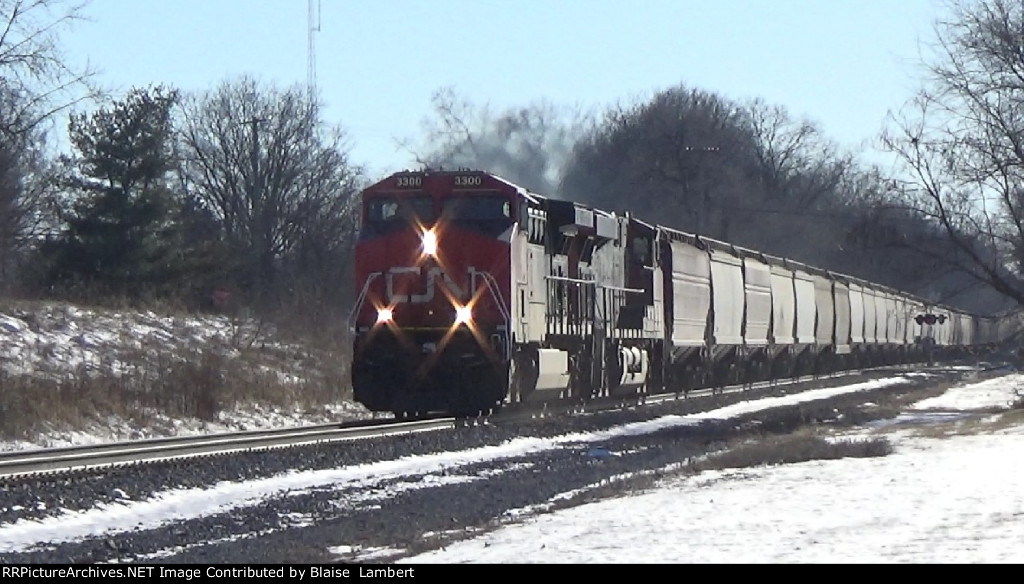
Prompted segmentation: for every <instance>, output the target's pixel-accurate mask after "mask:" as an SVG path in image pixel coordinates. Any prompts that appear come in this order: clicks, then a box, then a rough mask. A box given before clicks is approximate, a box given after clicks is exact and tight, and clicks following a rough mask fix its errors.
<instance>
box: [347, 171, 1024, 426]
mask: <svg viewBox="0 0 1024 584" xmlns="http://www.w3.org/2000/svg"><path fill="white" fill-rule="evenodd" d="M362 198H363V200H362V205H363V206H362V224H361V229H360V235H359V241H358V243H357V245H356V286H357V288H356V294H357V299H356V303H355V306H354V308H353V312H352V315H351V319H350V320H351V322H350V325H351V327H352V329H353V331H354V333H355V341H354V353H353V363H352V386H353V389H354V392H355V398H356V400H357V401H359V402H360V403H362V404H363V405H364V406H366V407H367V408H369V409H370V410H373V411H390V412H394V413H395V414H396V415H399V416H407V415H419V414H426V413H432V412H445V413H451V414H455V415H475V414H477V413H479V412H486V411H491V410H494V409H496V408H498V407H500V406H501V405H502V404H505V403H517V402H533V401H538V402H545V401H546V402H550V401H559V400H584V401H585V400H588V399H593V398H597V397H602V396H622V397H631V396H642V395H644V394H657V393H665V392H680V391H685V390H687V389H690V388H694V387H701V386H707V385H715V384H726V383H737V382H745V381H754V380H758V379H768V378H776V377H786V376H792V375H798V374H803V373H812V372H817V373H820V372H826V371H832V370H838V369H843V368H849V367H863V366H870V365H877V364H885V363H897V362H910V361H915V360H922V359H926V358H931V357H933V356H934V357H938V356H941V354H943V353H949V352H952V351H956V350H963V349H964V348H966V347H971V346H981V345H987V344H992V343H996V342H999V341H1001V340H1003V339H1005V338H1007V337H1008V336H1009V335H1011V334H1014V333H1016V331H1017V329H1018V328H1019V322H1018V321H1017V320H1015V319H1009V318H993V317H979V316H973V315H970V314H966V313H964V312H962V311H958V310H955V309H953V308H950V307H948V306H937V305H933V304H929V303H928V302H926V301H925V300H923V299H920V298H916V297H914V296H911V295H909V294H906V293H903V292H900V291H898V290H894V289H891V288H887V287H885V286H881V285H878V284H873V283H871V282H866V281H863V280H859V279H857V278H853V277H850V276H846V275H843V274H837V273H834V272H830V271H827V270H822V269H819V268H815V267H811V266H808V265H805V264H801V263H799V262H795V261H792V260H788V259H784V258H777V257H772V256H769V255H766V254H763V253H760V252H757V251H754V250H749V249H743V248H740V247H737V246H734V245H731V244H728V243H725V242H722V241H716V240H713V239H709V238H705V237H702V236H699V235H693V234H689V233H684V232H681V231H677V230H675V229H671V228H669V227H664V226H661V225H651V224H649V223H645V222H643V221H640V220H638V219H636V218H634V217H631V216H630V215H629V214H628V213H627V214H625V215H618V214H615V213H608V212H605V211H601V210H598V209H593V208H590V207H588V206H586V205H582V204H579V203H574V202H572V201H564V200H558V199H552V198H546V197H543V196H540V195H537V194H535V193H532V192H529V191H527V190H526V189H523V188H521V187H519V186H516V185H514V184H512V183H510V182H507V181H505V180H503V179H501V178H499V177H497V176H494V175H492V174H488V173H485V172H479V171H469V170H459V171H422V172H409V171H407V172H400V173H396V174H394V175H391V176H389V177H387V178H385V179H384V180H381V181H380V182H378V183H376V184H374V185H372V186H370V187H369V188H367V189H366V190H365V191H364V192H363V195H362Z"/></svg>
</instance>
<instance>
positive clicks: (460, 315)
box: [455, 306, 473, 324]
mask: <svg viewBox="0 0 1024 584" xmlns="http://www.w3.org/2000/svg"><path fill="white" fill-rule="evenodd" d="M471 320H473V308H472V307H470V306H457V307H456V308H455V324H468V323H469V321H471Z"/></svg>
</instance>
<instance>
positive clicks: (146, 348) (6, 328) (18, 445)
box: [0, 301, 372, 452]
mask: <svg viewBox="0 0 1024 584" xmlns="http://www.w3.org/2000/svg"><path fill="white" fill-rule="evenodd" d="M257 340H258V341H259V342H258V343H255V341H257ZM253 344H258V346H259V347H260V349H261V351H263V352H265V353H267V354H268V355H273V356H274V357H273V358H269V359H268V361H269V362H270V363H272V364H274V365H275V366H277V367H276V368H270V367H268V366H267V365H265V364H262V365H260V366H259V367H260V368H261V369H262V370H270V369H275V370H274V371H273V372H274V373H276V374H277V375H278V377H279V379H281V380H282V383H283V384H287V383H289V382H290V383H298V382H299V381H300V380H299V378H298V377H297V376H296V372H307V373H308V372H310V371H311V369H310V365H309V360H306V361H303V362H301V363H299V362H294V363H289V362H282V361H281V359H280V356H281V355H293V356H294V355H306V351H305V350H304V348H303V347H300V346H297V345H292V344H288V343H282V342H279V341H277V340H276V338H275V331H274V329H273V327H271V326H268V325H266V324H265V323H254V322H252V321H248V320H245V319H239V318H229V317H227V316H216V315H208V316H186V315H182V316H167V315H158V314H156V313H154V312H136V311H117V310H110V309H102V308H86V307H81V306H75V305H71V304H63V303H38V302H13V301H5V303H4V304H2V305H0V388H2V387H3V385H4V383H5V382H6V381H7V380H8V379H11V380H13V379H16V378H18V377H21V376H32V377H41V378H47V379H51V380H67V379H75V378H77V377H80V376H82V375H92V374H97V373H99V374H102V375H113V376H119V375H125V374H128V375H131V374H138V373H139V371H140V369H146V370H159V369H160V368H162V367H166V366H167V364H168V363H169V362H171V361H174V360H177V359H183V358H189V357H190V356H191V355H193V354H194V353H195V352H196V351H203V350H214V351H217V352H219V353H222V354H225V355H228V356H233V355H234V356H237V355H238V354H239V348H242V347H248V346H250V345H253ZM371 416H372V414H371V413H370V412H368V411H367V410H366V409H365V408H363V407H362V406H361V405H359V404H356V403H354V402H351V401H339V402H337V403H333V404H326V405H325V406H324V407H323V408H320V409H318V410H317V411H315V412H310V411H307V410H305V409H292V410H286V409H282V408H280V407H273V406H270V405H266V404H249V405H245V406H241V407H239V408H235V409H232V410H229V411H222V412H219V413H218V416H217V419H216V420H199V419H172V418H168V417H167V416H164V415H163V414H162V413H160V412H156V411H152V412H146V418H147V419H146V420H145V421H144V422H142V423H140V422H139V421H133V420H129V419H125V418H123V417H119V416H106V417H103V418H101V419H97V420H94V421H93V422H92V423H91V424H89V425H88V426H87V427H85V428H68V427H54V426H52V425H50V426H49V427H46V426H44V427H43V428H42V430H41V431H40V432H39V434H38V436H35V437H33V438H32V439H30V440H8V441H0V452H4V451H11V450H28V449H36V448H57V447H62V446H77V445H86V444H98V443H106V442H118V441H125V440H137V439H146V438H159V437H165V436H189V435H197V434H209V433H220V432H234V431H242V430H256V429H269V428H283V427H290V426H297V425H303V424H318V423H329V422H343V421H348V420H357V419H365V418H369V417H371Z"/></svg>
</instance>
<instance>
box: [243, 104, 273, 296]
mask: <svg viewBox="0 0 1024 584" xmlns="http://www.w3.org/2000/svg"><path fill="white" fill-rule="evenodd" d="M265 121H266V120H265V119H262V118H250V119H248V120H244V121H243V122H242V123H243V124H245V125H247V126H249V127H250V131H251V132H252V143H251V149H250V151H249V159H250V160H249V162H250V165H251V166H252V179H251V180H250V181H249V208H250V209H251V212H252V217H251V219H250V221H251V223H250V225H255V226H257V228H258V229H259V233H256V234H251V235H250V238H251V239H252V240H255V242H258V245H259V246H260V249H259V257H260V260H259V267H258V270H259V271H258V274H259V280H260V286H259V291H260V294H262V295H263V297H264V299H265V298H267V297H268V294H269V291H270V284H271V276H272V272H273V250H272V249H271V243H270V216H269V211H268V209H267V207H266V205H265V201H264V192H263V179H262V177H261V176H260V124H261V123H263V122H265Z"/></svg>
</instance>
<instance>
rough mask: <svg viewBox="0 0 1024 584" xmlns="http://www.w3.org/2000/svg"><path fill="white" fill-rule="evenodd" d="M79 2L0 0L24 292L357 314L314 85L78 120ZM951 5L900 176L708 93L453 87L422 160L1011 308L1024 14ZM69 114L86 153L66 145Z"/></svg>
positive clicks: (895, 122) (14, 216)
mask: <svg viewBox="0 0 1024 584" xmlns="http://www.w3.org/2000/svg"><path fill="white" fill-rule="evenodd" d="M67 6H68V5H67V4H66V3H64V2H62V1H61V0H0V27H3V28H4V29H5V30H6V32H5V33H3V34H2V35H0V137H2V138H3V139H2V140H0V285H2V286H3V288H4V290H5V291H6V292H8V293H13V292H19V293H22V294H27V295H33V296H46V297H63V298H69V299H118V300H119V301H130V302H148V301H152V300H167V299H171V300H174V301H176V302H180V303H182V304H184V305H186V306H189V307H196V308H205V307H210V306H211V304H212V303H223V302H225V301H226V300H225V299H227V298H231V299H234V300H235V301H239V302H243V303H245V304H246V305H250V306H254V307H257V308H259V309H260V310H273V309H280V308H288V307H293V308H294V307H300V306H301V307H303V308H304V309H309V308H310V307H315V308H314V311H315V310H321V309H327V307H334V308H336V309H338V310H343V309H344V307H345V306H346V305H347V302H349V301H350V299H351V295H352V288H353V285H352V282H351V266H352V257H351V248H352V245H353V242H354V238H355V237H356V235H357V230H358V221H357V216H358V213H357V202H358V198H357V194H358V192H359V190H360V189H361V188H362V187H363V186H364V185H365V184H367V183H368V182H369V181H370V180H371V177H367V176H366V175H365V172H364V171H363V170H362V168H361V167H360V166H359V165H358V164H356V163H355V162H353V161H352V160H351V159H350V157H349V153H348V148H347V142H346V136H345V134H344V132H343V131H342V129H341V128H340V127H338V126H332V125H330V124H328V123H326V122H325V120H324V119H323V117H322V109H321V107H320V105H319V103H318V102H317V101H316V100H315V99H313V96H310V95H309V93H308V92H307V91H306V90H305V89H304V88H302V87H298V86H296V87H292V88H280V87H277V86H274V85H270V84H264V83H261V82H259V81H258V80H256V79H253V78H250V77H241V78H238V79H235V80H229V81H225V82H223V83H222V84H221V85H219V86H218V87H216V88H213V89H210V90H208V91H201V92H196V93H191V94H184V93H182V92H180V91H178V90H176V89H174V88H172V87H167V86H161V85H155V86H150V87H145V88H135V89H133V90H131V91H130V92H129V93H128V94H127V95H124V96H122V97H120V98H118V99H107V100H104V101H102V102H101V104H102V105H100V106H99V107H96V108H95V109H93V110H92V111H89V112H85V113H82V112H80V111H76V110H77V109H78V108H77V107H76V106H79V105H81V103H82V101H81V100H82V99H84V98H83V97H82V96H83V95H86V96H88V97H90V98H95V96H96V94H97V92H96V91H94V88H93V87H92V86H91V84H90V81H91V79H92V75H91V72H89V71H87V70H83V71H74V70H71V69H69V68H68V67H67V66H66V61H65V60H63V59H62V56H61V54H60V52H59V43H58V42H57V41H58V40H59V39H58V37H57V36H56V31H57V30H59V28H60V26H61V25H66V24H68V23H71V22H73V21H74V20H75V19H76V18H78V17H79V16H80V12H79V11H80V10H81V8H80V7H78V6H72V7H70V8H68V7H67ZM952 9H953V10H952V11H951V13H950V14H951V16H950V18H949V20H948V21H942V22H939V23H938V25H937V29H938V31H937V32H938V33H939V38H940V39H941V45H940V46H941V47H942V48H944V49H945V51H944V52H943V51H940V52H939V54H938V56H937V57H935V60H934V62H932V63H930V64H929V66H930V68H929V71H930V77H928V78H927V79H926V80H925V82H924V85H923V88H922V91H921V93H920V95H919V96H918V97H917V98H916V99H915V100H914V101H913V102H912V103H911V104H909V107H908V108H907V109H904V110H902V111H899V112H897V113H896V114H894V116H893V118H892V119H891V120H890V123H889V127H888V130H887V132H886V133H885V134H884V135H883V136H882V139H881V143H882V145H883V147H884V148H885V149H887V150H888V151H889V152H890V153H892V154H894V155H895V157H896V159H897V160H898V161H899V162H900V163H901V165H900V166H899V167H897V168H896V169H895V170H893V169H885V170H883V169H881V168H879V167H877V166H874V165H871V164H867V163H865V162H863V161H862V160H861V159H860V158H858V157H857V156H855V155H854V154H853V153H851V152H845V151H843V150H842V149H841V148H839V147H838V146H837V145H836V144H835V143H834V142H833V141H832V140H830V139H828V138H827V137H826V136H825V135H824V134H823V132H822V131H821V129H820V127H819V126H818V125H816V124H815V123H813V122H811V121H808V120H804V119H799V118H796V117H794V116H793V115H791V114H790V113H789V112H788V111H787V110H786V109H785V108H784V107H781V106H778V105H773V104H768V103H765V102H764V101H762V100H757V99H754V100H747V101H736V100H733V99H729V98H726V97H724V96H722V95H720V94H717V93H715V92H713V91H707V90H704V89H700V88H695V87H689V86H687V85H685V84H680V85H678V86H676V87H670V88H667V89H663V90H661V91H657V92H654V93H652V94H651V95H649V96H648V97H646V98H642V99H636V100H634V101H632V102H628V103H621V104H617V105H614V106H612V107H609V108H607V109H605V110H604V111H601V112H599V113H597V114H591V113H586V112H581V111H580V110H578V109H576V110H573V109H569V108H561V107H559V106H556V105H554V104H551V103H549V102H537V103H533V104H529V105H526V106H522V107H515V108H510V109H507V110H504V111H493V110H491V109H490V108H489V107H487V106H479V105H475V104H473V103H470V102H468V101H466V100H463V99H461V98H460V97H459V96H458V94H457V93H456V92H455V91H454V90H452V89H442V90H440V91H438V92H437V93H436V94H435V96H434V100H433V114H432V115H431V116H430V117H429V118H428V119H427V120H425V127H424V129H423V133H422V137H423V145H422V146H420V147H416V146H415V145H411V144H410V145H408V148H409V150H410V151H411V152H412V153H413V155H414V156H415V158H416V160H417V161H418V162H420V163H422V164H424V165H427V166H431V167H452V166H459V167H461V166H471V167H477V168H481V169H484V170H488V171H491V172H494V173H496V174H499V175H502V176H504V177H505V178H508V179H510V180H512V181H513V182H517V183H519V184H521V185H522V186H525V187H527V188H530V189H532V190H534V191H537V192H539V193H542V194H545V195H548V196H555V197H562V198H567V199H572V200H578V201H581V202H585V203H588V204H591V205H593V206H595V207H598V208H602V209H606V210H609V211H616V212H630V213H632V214H634V215H635V216H637V217H638V218H640V219H643V220H647V221H650V222H657V223H661V224H664V225H668V226H672V227H676V228H679V229H682V230H685V231H689V232H694V233H699V234H702V235H705V236H708V237H712V238H715V239H721V240H724V241H728V242H732V243H735V244H737V245H741V246H743V247H747V248H752V249H756V250H760V251H763V252H766V253H769V254H772V255H777V256H782V257H789V258H793V259H796V260H799V261H802V262H805V263H808V264H811V265H814V266H820V267H824V268H827V269H830V270H834V271H838V272H842V273H846V274H850V275H853V276H856V277H859V278H863V279H866V280H871V281H875V282H880V283H883V284H886V285H890V286H893V287H897V288H900V289H903V290H907V291H910V292H912V293H916V294H918V295H921V296H924V297H926V298H928V299H930V300H933V301H936V302H945V303H951V304H955V305H958V306H960V307H962V308H965V309H967V310H972V311H977V312H993V311H994V310H997V309H1000V308H1004V307H1007V306H1010V305H1012V304H1019V303H1020V302H1021V301H1022V300H1024V285H1022V282H1021V279H1020V269H1021V263H1022V260H1021V258H1022V257H1024V253H1022V251H1021V250H1024V227H1022V226H1024V219H1022V217H1024V204H1022V202H1024V190H1022V189H1021V187H1020V184H1021V181H1020V179H1021V178H1022V175H1024V172H1022V170H1021V169H1022V168H1024V145H1022V142H1021V136H1022V135H1024V127H1021V124H1022V120H1024V116H1022V115H1021V111H1024V110H1021V107H1020V104H1022V103H1024V97H1022V96H1024V82H1021V79H1024V73H1021V72H1022V71H1024V57H1022V55H1024V35H1022V34H1018V33H1019V32H1020V30H1024V13H1022V11H1021V10H1022V9H1021V4H1020V3H1019V2H1009V1H1007V0H977V1H971V0H962V1H960V2H957V3H954V4H953V5H952ZM70 88H76V89H77V93H72V92H69V91H68V90H69V89H70ZM55 120H61V121H63V120H66V123H67V135H68V137H69V142H70V144H69V147H68V150H69V151H67V152H64V153H62V154H60V155H59V156H53V155H52V154H51V151H52V147H51V142H52V138H51V136H52V135H53V123H55ZM214 291H216V292H217V294H214Z"/></svg>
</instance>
